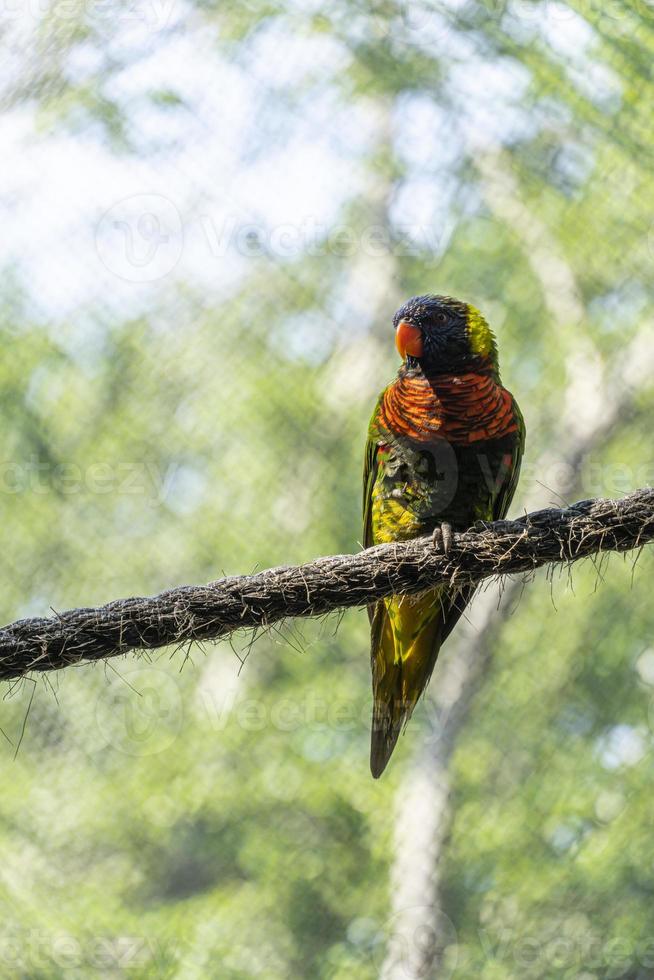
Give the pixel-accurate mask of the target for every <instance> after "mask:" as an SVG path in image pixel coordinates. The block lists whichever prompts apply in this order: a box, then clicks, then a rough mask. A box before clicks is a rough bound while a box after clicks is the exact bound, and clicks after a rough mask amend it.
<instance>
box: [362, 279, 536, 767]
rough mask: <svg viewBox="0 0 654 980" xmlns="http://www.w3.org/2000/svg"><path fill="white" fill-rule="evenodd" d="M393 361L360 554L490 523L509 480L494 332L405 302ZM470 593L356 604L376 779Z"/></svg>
mask: <svg viewBox="0 0 654 980" xmlns="http://www.w3.org/2000/svg"><path fill="white" fill-rule="evenodd" d="M393 327H394V330H395V342H396V346H397V350H398V352H399V354H400V356H401V358H402V365H401V367H400V369H399V371H398V373H397V377H396V378H395V379H394V380H393V381H392V382H391V383H390V384H389V385H388V386H387V387H386V388H385V389H384V390H383V391H382V393H381V395H380V397H379V399H378V401H377V404H376V406H375V409H374V411H373V414H372V418H371V420H370V425H369V427H368V437H367V441H366V449H365V460H364V473H363V544H364V547H366V548H367V547H370V546H372V545H378V544H383V543H388V542H393V541H406V540H409V539H411V538H415V537H418V536H421V535H425V534H430V533H431V535H432V538H433V543H434V546H436V547H438V548H440V549H441V550H443V551H444V552H445V553H446V554H448V553H449V549H450V546H451V542H452V536H453V533H454V532H457V531H464V530H467V529H468V528H470V527H472V526H473V525H475V524H476V523H477V522H478V521H493V520H500V519H502V518H503V517H504V516H505V515H506V513H507V510H508V508H509V505H510V503H511V500H512V498H513V495H514V493H515V489H516V486H517V483H518V477H519V474H520V464H521V460H522V456H523V452H524V446H525V423H524V419H523V416H522V414H521V412H520V409H519V407H518V404H517V402H516V400H515V399H514V397H513V395H512V394H511V393H510V392H509V391H507V389H506V388H504V387H503V386H502V382H501V380H500V372H499V361H498V350H497V342H496V339H495V336H494V334H493V332H492V330H491V329H490V327H489V325H488V323H487V321H486V319H485V318H484V317H483V316H482V314H481V313H480V312H479V310H478V309H476V308H475V307H474V306H472V305H470V304H468V303H465V302H462V301H460V300H457V299H454V298H453V297H451V296H442V295H436V294H427V295H424V296H414V297H412V298H411V299H409V300H408V301H407V302H406V303H405V304H404V305H403V306H402V307H400V309H399V310H398V311H397V312H396V313H395V315H394V317H393ZM474 591H475V587H474V586H472V585H464V586H462V587H460V588H456V587H452V586H450V585H438V586H435V587H434V588H432V589H430V590H429V591H426V592H423V593H421V594H419V595H417V596H391V597H389V598H385V599H381V600H379V601H377V602H374V603H372V604H370V605H369V606H368V616H369V619H370V662H371V669H372V691H373V710H372V731H371V740H370V770H371V773H372V775H373V777H375V778H378V777H379V776H381V774H382V773H383V771H384V769H385V768H386V766H387V764H388V760H389V759H390V757H391V755H392V753H393V749H394V748H395V745H396V743H397V740H398V737H399V735H400V732H401V731H402V730H403V729H404V728H405V727H406V725H407V723H408V721H409V719H410V717H411V714H412V712H413V710H414V708H415V705H416V703H417V701H418V699H419V697H420V695H421V694H422V693H423V691H424V690H425V688H426V686H427V684H428V682H429V679H430V677H431V674H432V671H433V669H434V665H435V663H436V660H437V657H438V654H439V651H440V648H441V646H442V644H443V642H444V641H445V640H446V639H447V637H448V636H449V635H450V633H451V632H452V630H453V628H454V626H455V625H456V623H457V622H458V620H459V619H460V617H461V615H462V614H463V612H464V610H465V608H466V606H467V605H468V603H469V602H470V600H471V599H472V596H473V594H474Z"/></svg>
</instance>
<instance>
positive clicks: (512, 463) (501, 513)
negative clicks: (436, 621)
mask: <svg viewBox="0 0 654 980" xmlns="http://www.w3.org/2000/svg"><path fill="white" fill-rule="evenodd" d="M513 412H514V415H515V419H516V422H517V425H518V431H517V432H516V437H515V439H514V442H513V450H512V452H511V458H510V460H506V461H505V462H504V463H503V465H504V466H506V467H507V470H508V472H507V475H506V479H505V480H503V481H502V483H501V485H500V488H499V491H498V494H497V496H496V498H495V500H494V501H493V510H492V514H491V515H489V516H490V518H491V519H492V520H494V521H501V520H502V518H504V517H506V514H507V512H508V510H509V507H510V506H511V501H512V500H513V495H514V494H515V491H516V487H517V485H518V478H519V476H520V464H521V462H522V454H523V452H524V449H525V434H526V427H525V420H524V418H523V416H522V412H521V411H520V409H519V408H518V405H517V402H516V401H515V400H514V402H513ZM476 588H477V586H476V585H467V586H465V587H464V588H463V589H460V590H459V591H458V592H457V593H456V594H455V595H454V596H453V598H452V602H451V605H450V607H449V609H447V610H446V611H445V612H444V615H443V626H442V629H441V643H443V642H444V641H445V640H446V639H447V637H448V636H449V635H450V633H451V632H452V630H453V629H454V627H455V626H456V624H457V623H458V621H459V620H460V618H461V616H462V615H463V613H464V611H465V608H466V606H467V605H468V603H469V602H470V600H471V599H472V597H473V595H474V594H475V590H476Z"/></svg>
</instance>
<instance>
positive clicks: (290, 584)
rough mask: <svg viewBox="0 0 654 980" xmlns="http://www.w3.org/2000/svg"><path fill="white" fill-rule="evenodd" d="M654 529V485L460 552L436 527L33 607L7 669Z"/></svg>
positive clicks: (71, 659)
mask: <svg viewBox="0 0 654 980" xmlns="http://www.w3.org/2000/svg"><path fill="white" fill-rule="evenodd" d="M652 540H654V490H653V489H649V488H648V489H642V490H636V491H635V492H633V493H630V494H629V495H628V496H626V497H623V498H622V499H620V500H603V499H598V500H581V501H579V502H578V503H576V504H573V505H572V506H571V507H566V508H563V509H557V508H550V509H546V510H539V511H536V512H534V513H531V514H526V515H525V516H524V517H521V518H519V519H517V520H512V521H508V520H504V521H495V522H494V523H489V524H483V525H481V524H479V525H476V526H475V527H474V528H472V529H470V530H469V531H466V532H464V533H461V534H455V535H454V536H453V541H452V545H451V547H450V549H449V552H448V555H447V556H445V555H444V554H443V553H442V552H441V551H439V550H438V549H437V548H436V547H435V546H434V544H433V541H432V539H431V537H422V538H416V539H415V540H413V541H407V542H403V543H394V544H385V545H379V546H377V547H374V548H368V549H366V550H365V551H361V552H359V553H358V554H354V555H333V556H330V557H327V558H318V559H316V560H315V561H312V562H309V563H307V564H306V565H297V566H288V567H287V566H283V567H279V568H271V569H268V570H267V571H264V572H258V573H257V574H256V575H239V576H233V577H230V578H223V579H219V580H218V581H216V582H211V583H209V584H208V585H184V586H179V587H178V588H174V589H169V590H167V591H166V592H162V593H161V594H160V595H157V596H152V597H146V598H130V599H117V600H115V601H114V602H109V603H107V605H105V606H100V607H98V608H94V609H93V608H86V609H70V610H68V611H67V612H63V613H60V614H58V615H56V616H52V617H49V618H43V619H41V618H32V619H21V620H18V621H17V622H15V623H11V624H9V625H8V626H5V627H4V628H2V629H0V679H2V680H9V679H12V678H16V677H22V676H23V675H25V674H27V673H29V672H30V671H49V670H58V669H60V668H62V667H68V666H71V665H72V664H78V663H81V662H89V661H94V660H103V659H105V658H107V657H115V656H117V655H119V654H124V653H127V652H129V651H130V650H152V649H155V648H157V647H163V646H168V645H170V644H177V645H180V644H181V645H184V644H186V643H190V642H192V641H202V640H217V639H219V638H221V637H224V636H227V635H228V634H230V633H233V632H234V631H236V630H242V629H253V628H260V627H267V626H271V625H272V624H274V623H278V622H280V621H281V620H284V619H287V618H291V617H296V616H304V617H306V616H322V615H324V614H325V613H329V612H332V611H334V610H337V609H343V608H348V607H351V606H365V605H367V604H368V603H370V602H373V601H375V600H376V599H381V598H383V597H385V596H389V595H395V594H414V593H418V592H421V591H423V590H425V589H428V588H431V587H432V586H434V585H437V584H440V583H448V584H450V585H454V586H463V585H466V584H470V583H480V582H482V581H483V580H484V579H488V578H491V577H493V576H504V575H514V574H524V573H529V572H533V571H534V570H535V569H537V568H539V567H540V566H542V565H550V564H559V563H570V562H575V561H578V560H579V559H581V558H588V557H591V556H593V555H595V554H597V553H598V552H612V551H617V552H625V551H629V550H631V549H633V548H639V547H641V546H642V545H645V544H647V543H648V542H650V541H652Z"/></svg>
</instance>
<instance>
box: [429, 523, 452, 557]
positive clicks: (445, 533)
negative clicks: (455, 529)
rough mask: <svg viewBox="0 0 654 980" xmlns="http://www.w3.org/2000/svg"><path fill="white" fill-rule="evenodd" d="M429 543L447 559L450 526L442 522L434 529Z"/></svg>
mask: <svg viewBox="0 0 654 980" xmlns="http://www.w3.org/2000/svg"><path fill="white" fill-rule="evenodd" d="M431 541H432V544H433V546H434V548H437V549H438V551H442V552H443V554H444V555H445V557H446V558H447V556H448V555H449V553H450V548H451V547H452V525H451V524H449V523H448V522H447V521H443V523H442V524H439V525H438V526H437V527H435V528H434V533H433V534H432V537H431Z"/></svg>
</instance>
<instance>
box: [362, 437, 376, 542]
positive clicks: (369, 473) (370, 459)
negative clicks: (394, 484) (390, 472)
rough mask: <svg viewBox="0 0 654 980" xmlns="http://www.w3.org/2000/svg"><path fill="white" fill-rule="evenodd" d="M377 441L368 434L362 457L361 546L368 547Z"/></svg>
mask: <svg viewBox="0 0 654 980" xmlns="http://www.w3.org/2000/svg"><path fill="white" fill-rule="evenodd" d="M377 469H378V464H377V443H376V442H375V440H374V439H373V438H372V437H371V436H368V441H367V442H366V452H365V456H364V459H363V547H364V548H369V547H370V546H371V545H372V544H373V540H372V491H373V487H374V486H375V480H376V479H377Z"/></svg>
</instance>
